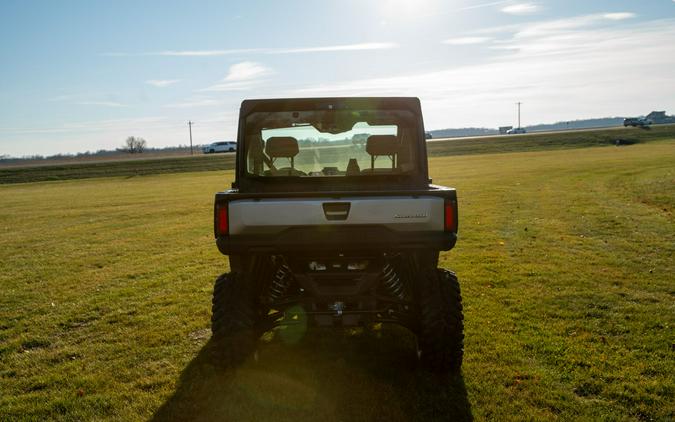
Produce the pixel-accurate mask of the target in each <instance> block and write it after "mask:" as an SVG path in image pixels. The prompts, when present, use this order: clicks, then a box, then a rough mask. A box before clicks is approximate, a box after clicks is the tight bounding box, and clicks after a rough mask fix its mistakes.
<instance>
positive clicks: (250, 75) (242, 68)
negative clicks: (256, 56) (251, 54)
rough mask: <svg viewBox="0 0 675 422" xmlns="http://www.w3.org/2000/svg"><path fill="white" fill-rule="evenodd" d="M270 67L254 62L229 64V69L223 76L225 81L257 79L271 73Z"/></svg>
mask: <svg viewBox="0 0 675 422" xmlns="http://www.w3.org/2000/svg"><path fill="white" fill-rule="evenodd" d="M272 73H273V72H272V69H270V68H268V67H265V66H263V65H261V64H260V63H256V62H241V63H236V64H233V65H232V66H230V70H229V72H228V73H227V76H225V79H224V81H225V82H240V81H250V80H251V79H258V78H261V77H263V76H267V75H270V74H272Z"/></svg>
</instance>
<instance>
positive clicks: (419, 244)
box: [216, 225, 457, 255]
mask: <svg viewBox="0 0 675 422" xmlns="http://www.w3.org/2000/svg"><path fill="white" fill-rule="evenodd" d="M456 241H457V235H456V234H455V233H452V232H397V231H393V230H390V229H388V228H386V227H377V226H365V227H364V226H330V225H329V226H318V227H293V228H289V229H287V230H284V231H283V232H281V233H279V234H276V235H273V236H270V235H232V236H221V237H218V238H217V239H216V244H217V245H218V250H219V251H220V252H221V253H223V254H225V255H233V254H242V253H271V254H275V253H289V252H320V251H324V252H325V251H340V252H361V251H373V250H375V251H384V252H386V251H401V250H415V249H417V250H421V249H426V250H429V249H431V250H443V251H447V250H450V249H452V248H453V247H454V246H455V242H456Z"/></svg>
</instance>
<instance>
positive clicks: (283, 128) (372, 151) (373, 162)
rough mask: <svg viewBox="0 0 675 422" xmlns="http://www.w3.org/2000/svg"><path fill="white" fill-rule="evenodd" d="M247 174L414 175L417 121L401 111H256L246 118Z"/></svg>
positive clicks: (277, 175) (295, 175) (326, 175)
mask: <svg viewBox="0 0 675 422" xmlns="http://www.w3.org/2000/svg"><path fill="white" fill-rule="evenodd" d="M245 133H246V135H245V155H246V171H247V173H248V174H249V175H253V176H260V177H289V176H291V177H341V176H364V177H366V176H370V175H393V174H408V173H412V172H414V171H416V164H415V163H416V160H415V152H416V150H415V146H416V145H417V137H418V136H419V132H418V126H417V120H416V118H415V116H414V115H413V113H411V112H409V111H405V110H312V111H283V112H256V113H252V114H250V115H249V116H248V117H247V118H246V132H245Z"/></svg>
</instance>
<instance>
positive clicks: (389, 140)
mask: <svg viewBox="0 0 675 422" xmlns="http://www.w3.org/2000/svg"><path fill="white" fill-rule="evenodd" d="M398 151H399V145H398V139H397V138H396V135H370V136H369V137H368V140H367V141H366V152H367V153H368V154H370V155H373V156H374V155H394V154H396V153H398Z"/></svg>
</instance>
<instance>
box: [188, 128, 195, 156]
mask: <svg viewBox="0 0 675 422" xmlns="http://www.w3.org/2000/svg"><path fill="white" fill-rule="evenodd" d="M194 123H195V122H192V121H190V120H188V128H189V130H190V155H194V152H193V151H192V125H193V124H194Z"/></svg>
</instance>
